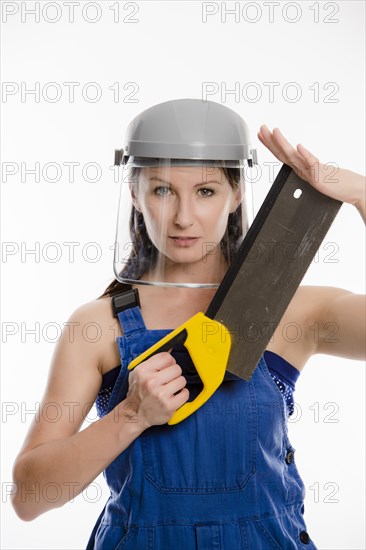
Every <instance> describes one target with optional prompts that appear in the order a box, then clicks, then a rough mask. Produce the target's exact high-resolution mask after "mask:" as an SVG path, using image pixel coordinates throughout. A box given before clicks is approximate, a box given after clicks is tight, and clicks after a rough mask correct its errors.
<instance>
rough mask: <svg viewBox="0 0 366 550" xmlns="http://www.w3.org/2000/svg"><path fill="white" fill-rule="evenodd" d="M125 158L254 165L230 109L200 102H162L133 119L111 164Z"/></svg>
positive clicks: (252, 152)
mask: <svg viewBox="0 0 366 550" xmlns="http://www.w3.org/2000/svg"><path fill="white" fill-rule="evenodd" d="M129 157H142V158H159V159H192V160H193V159H197V160H217V161H223V160H224V161H243V160H244V159H247V160H248V164H249V166H251V165H252V163H254V164H256V163H257V159H256V150H255V149H252V148H251V145H250V143H249V131H248V127H247V124H246V122H245V121H244V120H243V119H242V118H241V117H240V116H239V115H238V114H237V113H235V112H234V111H233V110H232V109H229V108H228V107H225V106H223V105H221V104H220V103H215V102H213V101H202V100H200V99H174V100H172V101H165V102H164V103H159V104H158V105H154V106H153V107H150V108H149V109H145V110H144V111H142V112H141V113H140V114H139V115H137V116H136V117H135V118H134V119H133V120H132V122H131V123H130V124H129V126H128V128H127V131H126V135H125V141H124V147H123V149H119V150H116V153H115V164H116V165H119V164H125V163H126V162H127V161H128V159H129Z"/></svg>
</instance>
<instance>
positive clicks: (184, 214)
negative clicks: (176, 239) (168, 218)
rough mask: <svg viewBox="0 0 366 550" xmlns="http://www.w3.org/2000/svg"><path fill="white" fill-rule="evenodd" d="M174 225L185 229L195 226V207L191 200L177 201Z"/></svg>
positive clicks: (181, 199)
mask: <svg viewBox="0 0 366 550" xmlns="http://www.w3.org/2000/svg"><path fill="white" fill-rule="evenodd" d="M173 223H174V224H175V225H179V227H182V228H183V229H186V228H187V227H191V226H192V225H193V205H192V204H191V201H190V200H189V198H179V199H178V200H177V203H176V211H175V213H174V218H173Z"/></svg>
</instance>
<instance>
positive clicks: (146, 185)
mask: <svg viewBox="0 0 366 550" xmlns="http://www.w3.org/2000/svg"><path fill="white" fill-rule="evenodd" d="M255 153H256V152H255V150H253V149H251V146H250V144H249V132H248V128H247V125H246V123H245V121H244V120H243V119H242V118H241V117H240V116H239V115H238V114H237V113H235V112H234V111H232V110H231V109H229V108H228V107H225V106H223V105H221V104H219V103H215V102H212V101H201V100H199V99H176V100H172V101H166V102H164V103H160V104H158V105H154V106H153V107H150V108H149V109H146V110H145V111H143V112H142V113H140V114H139V115H138V116H136V117H135V118H134V119H133V120H132V121H131V122H130V124H129V126H128V128H127V130H126V134H125V138H124V147H123V149H120V150H116V156H115V165H118V166H119V167H120V168H119V179H120V182H121V191H120V199H119V208H118V220H117V230H116V239H115V253H114V273H115V276H116V278H117V280H118V281H120V282H121V283H127V284H145V285H155V286H165V287H168V286H177V287H191V288H194V287H201V288H202V287H208V288H210V287H212V288H215V287H217V286H219V284H220V283H221V280H222V279H223V277H224V275H225V273H226V271H227V269H228V267H229V265H230V263H231V261H232V259H233V257H234V255H235V252H236V250H237V249H238V247H239V246H240V244H241V242H242V240H243V238H244V236H245V234H246V232H247V229H248V227H249V225H250V224H251V222H252V218H253V200H252V193H251V187H250V184H248V183H246V182H250V181H251V176H250V167H251V165H252V164H253V163H256V154H255ZM248 176H249V177H248Z"/></svg>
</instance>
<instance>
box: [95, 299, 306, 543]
mask: <svg viewBox="0 0 366 550" xmlns="http://www.w3.org/2000/svg"><path fill="white" fill-rule="evenodd" d="M119 320H120V323H121V325H122V329H123V334H124V335H123V336H122V337H119V338H117V344H118V348H119V351H120V355H121V365H122V366H121V370H120V373H119V376H118V379H117V381H116V383H115V385H114V388H113V391H112V395H111V398H110V401H109V411H110V410H112V409H113V408H114V407H115V406H116V405H117V404H118V403H119V402H120V401H122V400H123V399H124V398H125V396H126V394H127V391H128V375H129V371H128V370H127V366H128V364H129V363H130V361H131V360H132V359H134V358H135V357H137V356H138V355H140V354H141V353H142V352H143V351H145V350H146V349H147V348H148V347H150V346H151V345H152V344H154V343H156V342H157V341H158V340H160V339H161V338H162V337H163V336H165V335H166V334H168V333H169V332H170V331H168V330H147V329H146V327H145V324H144V322H143V319H142V316H141V313H140V310H139V308H137V307H136V308H132V309H127V310H125V311H123V312H122V313H120V314H119ZM177 362H178V364H179V365H180V366H181V367H182V369H183V374H184V375H186V378H187V387H188V389H189V391H190V399H194V397H195V396H196V395H197V394H198V393H199V392H200V391H201V388H202V385H201V382H200V380H199V378H198V377H197V376H195V375H192V369H191V366H190V365H189V361H182V353H181V351H180V360H178V358H177ZM293 453H294V448H293V447H292V445H291V443H290V441H289V439H288V434H287V425H286V411H285V404H284V401H283V397H282V395H281V393H280V391H279V389H278V388H277V386H276V384H275V382H274V380H273V379H272V377H271V375H270V372H269V370H268V368H267V365H266V362H265V360H264V358H263V357H262V358H261V359H260V361H259V363H258V366H257V368H256V369H255V371H254V373H253V376H252V378H251V380H250V381H249V382H246V381H244V380H241V379H239V378H237V377H236V376H231V375H228V376H227V377H225V380H224V382H223V383H222V384H221V386H220V387H219V388H218V390H217V391H216V392H215V393H214V395H213V396H212V397H211V398H210V399H209V401H208V402H207V403H205V405H204V406H202V407H201V408H200V409H199V410H198V411H197V412H196V413H194V414H193V415H191V416H190V417H188V418H187V419H186V420H184V421H183V422H181V423H179V424H176V425H174V426H169V425H167V424H166V425H163V426H153V427H151V428H149V429H147V430H145V432H143V434H142V435H141V436H140V437H138V438H137V439H136V440H135V441H134V442H133V443H132V444H131V445H130V446H129V447H128V448H127V449H126V450H125V451H124V452H123V453H121V454H120V455H119V456H118V457H117V458H116V459H115V460H114V461H113V462H112V463H111V464H110V465H109V466H108V467H107V468H106V470H105V472H104V474H105V478H106V481H107V483H108V485H109V487H110V491H111V495H110V498H109V500H108V502H107V504H106V506H105V509H104V510H103V512H102V513H101V515H100V517H99V519H98V521H97V523H96V526H95V528H94V530H93V533H92V535H91V537H90V540H89V543H88V546H87V550H92V549H94V550H122V549H123V550H140V549H141V550H144V549H149V550H168V549H169V550H170V549H174V550H196V549H197V550H206V549H207V550H215V549H221V550H236V549H238V550H239V549H246V550H273V549H275V550H276V549H277V550H279V549H281V550H295V549H304V550H305V549H309V550H314V549H315V548H316V547H315V545H314V543H313V542H312V541H311V539H310V538H309V537H308V535H307V533H306V526H305V523H304V519H303V511H304V505H303V500H304V485H303V482H302V480H301V478H300V476H299V473H298V471H297V468H296V464H295V461H294V458H293ZM289 457H290V458H289ZM300 534H301V538H300ZM307 539H309V540H307ZM302 541H305V542H302Z"/></svg>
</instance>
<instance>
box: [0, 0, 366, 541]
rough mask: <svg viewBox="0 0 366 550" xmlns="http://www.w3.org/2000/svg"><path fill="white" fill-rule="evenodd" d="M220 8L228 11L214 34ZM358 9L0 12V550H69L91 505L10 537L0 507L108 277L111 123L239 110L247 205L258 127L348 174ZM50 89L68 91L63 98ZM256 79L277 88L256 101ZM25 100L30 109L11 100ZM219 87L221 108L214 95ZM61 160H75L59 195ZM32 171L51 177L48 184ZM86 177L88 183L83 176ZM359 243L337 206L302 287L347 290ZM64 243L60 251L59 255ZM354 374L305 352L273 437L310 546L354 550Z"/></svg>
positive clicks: (358, 472)
mask: <svg viewBox="0 0 366 550" xmlns="http://www.w3.org/2000/svg"><path fill="white" fill-rule="evenodd" d="M117 8H118V9H119V14H118V13H117ZM29 9H33V10H34V9H36V10H38V11H39V22H37V21H35V19H36V16H35V15H34V14H33V15H32V14H30V13H27V11H26V10H29ZM225 9H226V11H228V10H230V9H231V10H233V9H236V10H237V11H236V15H235V14H231V15H230V14H227V15H226V20H225ZM270 10H274V11H273V17H272V19H271V11H270ZM364 11H365V5H364V3H363V2H362V1H350V2H348V1H347V2H345V1H341V2H297V3H296V2H280V3H279V2H240V3H239V2H236V3H235V2H227V3H226V4H225V3H221V2H217V3H215V2H210V3H201V2H154V1H152V2H127V3H126V2H120V3H118V2H108V1H106V2H99V3H90V2H89V3H85V2H83V1H80V2H78V3H74V22H70V19H71V7H68V6H67V5H65V2H57V3H56V2H49V3H46V2H40V3H38V8H37V3H35V2H2V21H3V22H2V80H3V96H2V103H1V109H2V118H3V127H2V142H3V146H2V169H3V183H2V199H3V202H2V241H3V254H2V266H1V267H2V272H3V280H2V282H3V287H2V329H3V335H2V341H3V352H2V401H3V415H2V423H1V428H2V476H1V480H2V486H1V487H2V525H3V530H2V541H1V547H2V548H4V549H9V550H10V549H48V550H49V549H51V548H52V549H60V550H61V549H81V548H84V547H85V545H86V541H87V539H88V536H89V533H90V531H91V529H92V526H93V525H94V523H95V521H96V519H97V516H98V515H99V512H100V511H101V509H102V507H103V505H104V502H105V500H106V498H107V490H106V488H105V485H104V482H103V479H102V478H99V479H97V480H96V483H95V484H94V486H93V487H91V488H90V489H89V491H88V492H87V493H84V494H83V495H80V496H79V497H78V498H77V499H76V500H75V501H74V502H73V503H69V504H67V505H66V506H64V507H63V508H61V509H56V510H53V511H51V512H49V513H47V514H45V515H43V516H41V517H39V518H38V519H36V520H35V521H33V522H32V523H24V522H22V521H21V520H19V519H18V518H17V517H16V515H15V513H14V511H13V510H12V508H11V505H10V503H9V496H8V493H9V492H10V490H11V486H10V483H11V467H12V463H13V461H14V458H15V455H16V453H17V451H18V449H19V447H20V445H21V443H22V441H23V439H24V436H25V433H26V430H27V428H28V426H29V424H30V422H31V421H32V418H33V417H34V413H32V412H29V411H32V409H34V408H35V406H36V403H37V402H39V401H40V399H41V396H42V392H43V389H44V387H45V383H46V379H47V373H48V368H49V361H50V358H51V355H52V352H53V349H54V346H55V343H54V342H55V340H57V337H58V332H59V329H60V328H61V327H63V324H64V323H65V322H66V321H67V319H68V317H69V316H70V313H71V312H72V311H73V310H74V309H75V308H76V307H78V306H79V305H81V304H82V303H84V302H86V301H89V300H91V299H94V298H95V297H96V296H98V295H99V294H100V293H101V292H102V291H103V290H104V288H105V286H106V285H107V284H108V282H109V281H110V280H111V278H112V276H113V275H112V249H111V247H112V244H113V240H114V230H115V218H116V208H117V197H118V185H117V183H115V182H114V181H113V171H112V170H111V169H110V167H111V166H112V164H113V154H114V148H115V147H121V146H122V136H123V132H124V128H125V127H126V125H127V124H128V122H129V121H130V120H131V119H132V118H133V117H134V116H135V115H136V114H137V113H139V112H140V111H142V110H143V109H145V108H147V107H150V106H151V105H153V104H155V103H159V102H162V101H166V100H169V99H174V98H181V97H182V98H183V97H196V98H201V97H202V91H203V89H204V88H205V86H206V85H205V84H204V83H210V85H209V86H210V88H209V89H210V90H212V91H213V93H212V95H207V99H212V100H215V101H219V102H220V101H221V102H222V103H223V104H224V105H227V106H228V107H231V108H232V109H234V110H236V111H237V112H238V113H240V114H241V115H242V116H243V118H244V119H245V120H246V121H247V122H248V124H249V127H250V128H251V131H252V136H253V143H254V144H255V145H256V146H257V147H258V150H259V161H260V163H261V164H262V169H263V172H262V177H261V179H260V181H258V182H257V183H256V184H255V189H254V193H255V206H256V208H258V207H259V205H260V203H261V201H262V200H263V198H264V196H265V194H266V192H267V191H268V188H269V186H270V181H269V171H268V168H266V167H265V166H263V163H264V162H268V161H274V160H275V159H274V158H273V157H271V155H270V154H269V153H268V152H267V151H266V150H264V148H263V147H262V146H261V144H260V143H259V142H258V140H257V138H256V132H257V130H258V129H259V126H260V124H262V123H266V124H267V125H268V126H269V127H271V128H273V127H275V126H279V127H280V128H281V129H282V131H283V133H284V134H285V135H286V136H287V137H288V139H289V140H290V141H291V142H292V143H294V144H296V143H298V142H301V143H303V144H304V145H305V146H306V147H308V148H309V149H310V150H311V151H313V152H314V153H315V154H316V155H317V156H318V157H319V158H320V159H321V160H322V161H324V162H335V163H337V164H338V165H340V166H344V167H347V168H350V169H352V170H354V171H357V172H363V171H364V150H365V142H364V131H365V128H364V116H365V113H364V106H363V103H364V64H365V58H364V53H363V52H364V27H363V25H364V15H365V13H364ZM12 12H14V13H12ZM205 12H206V13H207V12H210V15H207V16H206V17H204V13H205ZM57 19H58V20H57ZM114 19H116V21H115V20H114ZM52 20H53V21H54V22H53V23H52V22H51V21H52ZM93 20H94V21H95V22H92V21H93ZM204 20H206V22H204ZM52 82H53V83H55V84H54V85H52V86H51V85H49V83H52ZM65 82H74V83H79V86H75V88H74V90H75V96H74V101H72V97H71V98H70V95H69V91H70V85H69V86H67V85H65V84H64V83H65ZM91 82H94V83H96V84H95V85H93V86H90V85H88V83H91ZM22 83H23V84H22ZM36 83H39V84H36ZM115 83H119V84H118V86H119V92H120V93H119V97H116V95H115V94H116V90H117V85H116V84H115ZM131 83H133V84H131ZM250 83H251V84H250ZM265 83H267V84H265ZM268 83H278V85H273V86H274V88H273V89H274V96H273V97H270V95H269V90H270V84H268ZM289 83H293V84H289ZM37 86H39V90H40V96H39V98H36V97H35V96H34V95H32V94H25V93H24V92H25V91H26V90H29V89H31V88H33V89H34V88H35V87H37ZM111 86H113V88H114V90H115V92H113V90H111V89H110V87H111ZM235 86H236V90H237V92H238V95H237V96H235V95H234V94H229V93H225V91H227V92H228V91H229V90H233V89H235ZM97 90H99V92H100V93H101V98H100V99H99V100H98V101H93V98H94V97H95V92H96V91H97ZM4 91H5V92H7V93H4ZM317 91H318V93H317ZM10 92H12V93H10ZM22 92H23V95H22ZM56 92H57V93H59V94H61V95H60V97H59V98H57V97H56V96H55V93H56ZM256 94H257V97H256ZM296 94H298V96H296ZM300 96H301V97H300ZM54 98H55V101H53V99H54ZM296 99H297V100H296ZM37 162H38V163H40V171H41V174H40V181H39V182H38V181H36V179H35V176H34V175H32V174H30V173H28V174H26V173H25V174H23V178H22V173H21V165H22V163H23V171H24V169H31V168H34V166H35V163H37ZM70 162H77V163H79V166H77V167H75V177H74V181H70V180H71V179H72V178H70V175H69V171H68V168H67V165H65V163H70ZM4 163H13V164H4ZM47 163H57V164H58V165H59V167H60V174H59V176H60V178H59V181H54V182H52V181H51V179H52V178H54V179H57V177H56V176H57V172H56V170H55V168H54V167H53V168H52V166H50V167H49V168H48V170H47V167H45V166H46V165H47ZM87 163H97V164H98V165H99V167H100V168H99V169H100V173H99V174H98V173H97V172H96V171H95V170H94V171H93V169H92V167H91V168H89V170H87V169H85V170H84V174H83V172H82V168H83V167H84V166H85V165H86V164H87ZM53 166H54V165H53ZM11 169H13V170H14V172H16V173H14V174H13V175H9V170H11ZM42 170H43V175H42ZM4 176H6V177H4ZM97 176H98V177H97ZM94 177H95V179H96V180H97V181H95V182H92V181H90V180H91V179H93V178H94ZM22 179H23V181H22ZM88 180H89V181H88ZM364 235H365V234H364V229H363V223H362V220H361V217H360V216H359V214H358V213H357V211H356V210H355V209H354V208H353V207H351V206H349V205H343V206H342V209H341V211H340V213H339V215H338V217H337V219H336V221H335V222H334V224H333V226H332V228H331V230H330V232H329V233H328V235H327V236H326V238H325V240H324V243H323V245H322V247H321V249H320V252H319V255H318V258H317V260H316V261H314V262H313V263H312V265H311V267H310V269H309V271H308V273H307V275H306V277H305V280H304V282H305V283H306V284H316V285H331V286H338V287H342V288H347V289H349V290H351V291H352V292H356V293H362V292H364V290H365V288H364V278H365V254H364V246H365V237H364ZM37 243H38V244H37ZM49 243H56V245H55V244H49ZM65 243H76V244H74V245H73V246H74V257H72V254H71V247H72V245H70V244H69V245H67V244H65ZM90 243H94V244H90ZM37 247H38V248H37ZM30 249H35V250H36V252H35V254H29V253H28V254H27V253H26V252H27V250H30ZM57 255H58V256H59V258H58V259H57ZM54 259H56V260H57V261H54ZM94 260H95V261H94ZM37 323H38V325H37ZM30 329H35V333H34V334H30V333H29V332H27V331H28V330H30ZM364 366H365V365H364V362H362V361H352V360H347V359H344V358H343V359H342V358H335V357H326V356H315V357H314V358H312V359H311V360H310V361H309V363H308V365H307V368H306V369H305V371H303V373H302V374H301V376H300V379H299V382H298V387H297V390H296V399H297V403H298V405H297V409H296V416H295V417H294V419H293V421H292V422H291V424H290V436H291V439H292V443H293V444H294V446H295V447H296V460H297V464H298V467H299V469H300V472H301V474H302V476H303V479H304V482H305V485H306V488H307V498H306V504H305V509H306V520H307V524H308V530H309V533H310V536H311V537H312V538H313V540H314V541H315V543H316V544H317V546H318V547H319V549H322V550H325V549H327V550H338V549H339V550H340V549H342V550H351V549H352V550H355V549H364V548H365V547H366V546H365V535H364V514H365V483H364V447H365V424H364V418H365V415H364V401H365V374H364ZM27 411H28V412H27ZM89 416H90V421H92V420H94V419H95V417H92V415H89Z"/></svg>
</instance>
